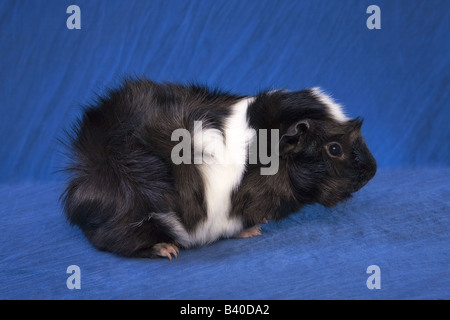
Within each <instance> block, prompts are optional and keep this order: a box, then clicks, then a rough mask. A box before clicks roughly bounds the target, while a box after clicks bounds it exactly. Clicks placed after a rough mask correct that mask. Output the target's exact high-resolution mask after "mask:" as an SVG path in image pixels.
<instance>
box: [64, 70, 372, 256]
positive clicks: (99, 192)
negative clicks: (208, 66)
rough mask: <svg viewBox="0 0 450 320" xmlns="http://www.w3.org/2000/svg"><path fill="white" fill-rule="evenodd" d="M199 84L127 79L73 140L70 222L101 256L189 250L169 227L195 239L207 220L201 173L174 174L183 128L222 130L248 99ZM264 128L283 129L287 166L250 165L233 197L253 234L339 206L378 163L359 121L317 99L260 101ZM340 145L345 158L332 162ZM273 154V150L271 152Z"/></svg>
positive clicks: (257, 116) (179, 170)
mask: <svg viewBox="0 0 450 320" xmlns="http://www.w3.org/2000/svg"><path fill="white" fill-rule="evenodd" d="M242 98H243V97H242V96H238V95H233V94H230V93H226V92H220V91H217V90H209V89H207V88H205V87H202V86H197V85H189V86H182V85H175V84H157V83H154V82H151V81H149V80H146V79H140V80H128V81H125V82H124V84H123V85H122V86H121V87H120V88H119V89H117V90H112V91H110V92H109V93H108V95H107V96H106V97H103V98H100V101H99V102H98V104H97V105H95V106H91V107H89V108H87V110H86V111H85V113H84V116H83V118H82V119H81V121H79V122H78V123H77V124H76V126H75V128H74V130H73V134H72V136H71V138H70V139H71V140H70V146H71V154H72V156H71V159H72V161H73V162H72V163H71V164H70V165H69V166H68V170H69V171H71V173H72V174H71V178H70V181H69V184H68V186H67V189H66V190H65V193H64V195H63V202H64V207H65V211H66V215H67V217H68V219H69V221H70V222H71V223H72V224H75V225H78V226H79V227H80V228H81V229H82V230H83V232H84V233H85V235H86V237H87V238H88V239H89V240H90V241H91V242H92V243H93V244H94V245H95V246H96V247H97V248H99V249H102V250H107V251H111V252H115V253H118V254H121V255H125V256H133V257H153V256H155V255H156V254H157V252H155V249H154V245H155V244H157V243H161V242H165V243H174V244H178V245H182V243H180V241H179V235H178V234H177V232H176V231H175V230H174V228H173V227H172V226H171V225H170V224H168V223H167V221H165V217H169V218H170V219H176V220H177V223H180V224H181V225H182V226H183V227H184V228H185V229H186V231H187V232H191V231H193V230H195V228H196V227H197V226H198V225H199V223H201V221H203V220H204V219H205V218H206V215H207V213H206V204H205V199H204V186H203V182H202V179H201V176H200V173H199V171H198V168H197V166H195V165H192V164H191V165H189V164H181V165H175V164H173V163H172V162H171V157H170V155H171V150H172V148H173V147H174V146H175V145H176V144H177V143H178V142H176V141H171V134H172V132H173V131H174V130H175V129H179V128H184V129H187V130H189V131H190V132H193V126H194V121H196V120H202V121H203V126H204V127H208V128H216V129H219V130H223V129H224V128H223V126H224V120H225V119H226V118H227V116H229V115H230V112H231V109H230V106H232V105H233V104H235V103H236V102H237V101H239V100H240V99H242ZM247 117H248V121H249V124H250V126H251V127H253V128H255V129H279V130H280V137H281V139H280V141H279V146H280V166H279V170H278V173H277V174H275V175H271V176H270V175H268V176H261V175H260V172H259V169H260V168H261V166H263V165H262V164H260V163H257V164H248V166H247V171H246V173H245V175H244V177H243V179H242V181H241V184H240V186H239V187H238V188H237V189H236V190H235V191H234V193H233V195H232V210H231V212H230V216H235V217H241V218H242V220H243V221H244V225H245V226H247V227H250V226H253V225H255V224H258V223H260V222H261V220H262V219H263V218H265V217H266V218H267V217H271V218H274V219H281V218H284V217H286V216H287V215H289V214H290V213H293V212H296V211H298V210H299V209H300V208H301V207H302V206H303V205H305V204H308V203H315V202H319V203H321V204H323V205H325V206H333V205H335V204H337V203H338V202H339V201H342V200H344V199H346V198H348V197H349V196H350V195H351V194H352V193H353V192H355V191H357V190H358V189H359V188H361V187H362V186H363V185H364V184H365V183H366V182H367V181H368V180H370V179H371V178H372V177H373V175H374V174H375V171H376V163H375V160H374V159H373V157H372V155H371V154H370V152H369V151H368V149H367V147H366V145H365V143H364V140H363V138H362V136H361V133H360V127H361V124H362V122H361V121H360V120H358V119H356V120H352V121H348V122H346V123H338V122H336V121H335V120H333V119H332V118H331V116H330V114H329V113H328V112H327V110H326V107H325V106H324V105H323V104H322V103H320V101H318V99H317V98H316V97H315V96H314V95H313V94H312V92H311V90H303V91H298V92H284V91H277V92H270V93H262V94H259V95H258V96H257V97H256V99H255V101H254V102H253V103H252V104H251V105H250V106H249V109H248V112H247ZM332 141H335V142H338V143H339V144H340V146H342V149H343V154H342V156H340V157H338V158H336V157H331V156H330V155H329V154H328V152H327V150H326V146H327V144H328V143H330V142H332ZM268 145H270V143H269V144H268Z"/></svg>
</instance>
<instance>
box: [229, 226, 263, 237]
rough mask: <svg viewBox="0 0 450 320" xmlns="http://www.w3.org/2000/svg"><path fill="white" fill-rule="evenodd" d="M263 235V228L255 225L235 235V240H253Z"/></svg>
mask: <svg viewBox="0 0 450 320" xmlns="http://www.w3.org/2000/svg"><path fill="white" fill-rule="evenodd" d="M260 235H261V226H260V225H259V224H257V225H254V226H253V227H250V228H248V229H244V230H242V231H241V232H238V233H237V234H235V235H234V237H235V238H241V239H243V238H252V237H256V236H260Z"/></svg>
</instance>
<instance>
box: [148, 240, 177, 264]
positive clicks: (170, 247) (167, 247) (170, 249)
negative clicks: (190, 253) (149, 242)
mask: <svg viewBox="0 0 450 320" xmlns="http://www.w3.org/2000/svg"><path fill="white" fill-rule="evenodd" d="M153 249H154V250H155V252H156V255H158V256H160V257H163V258H164V257H165V258H168V259H169V261H170V262H172V255H173V256H174V257H175V259H177V258H178V253H180V249H178V247H177V246H176V245H174V244H171V243H164V242H163V243H158V244H156V245H155V246H153Z"/></svg>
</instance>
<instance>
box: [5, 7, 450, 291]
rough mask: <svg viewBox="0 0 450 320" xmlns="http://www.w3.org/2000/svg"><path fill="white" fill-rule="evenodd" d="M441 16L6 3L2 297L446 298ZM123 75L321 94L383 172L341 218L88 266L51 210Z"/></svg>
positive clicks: (449, 97) (94, 258)
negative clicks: (67, 144)
mask: <svg viewBox="0 0 450 320" xmlns="http://www.w3.org/2000/svg"><path fill="white" fill-rule="evenodd" d="M73 4H75V5H77V6H78V8H79V9H80V15H79V18H80V20H79V21H77V20H76V18H77V17H76V16H74V14H75V15H76V11H72V10H69V13H67V11H68V10H67V9H68V7H69V6H70V5H73ZM372 4H376V5H377V6H378V8H379V9H380V11H379V13H380V15H379V17H375V16H373V15H374V14H376V13H375V12H373V11H370V12H369V13H367V12H366V10H367V8H368V7H369V6H370V5H372ZM448 12H450V2H449V1H445V0H442V1H438V0H432V1H431V0H427V1H426V0H422V1H419V0H415V1H406V0H398V1H384V0H379V1H375V2H373V1H350V0H342V1H332V0H329V1H325V0H321V1H315V0H305V1H261V0H258V1H251V0H246V1H241V0H223V1H222V0H217V1H206V0H205V1H198V0H191V1H183V0H164V1H163V0H161V1H158V0H155V1H144V0H135V1H113V0H98V1H86V0H77V1H60V0H58V1H49V0H45V1H44V0H35V1H13V0H11V1H2V2H1V3H0V37H1V38H0V63H1V72H0V108H1V117H0V137H1V143H0V299H16V298H25V299H94V298H99V299H119V298H131V299H135V298H143V299H308V298H313V299H339V298H343V299H357V298H362V299H386V298H387V299H441V298H442V299H449V298H450V271H449V270H450V256H449V255H450V252H449V250H448V248H449V247H450V230H449V226H450V182H449V176H450V146H449V141H450V128H449V125H448V122H449V120H450V106H449V101H450V55H449V49H450V42H449V41H448V30H450V19H448ZM378 18H379V21H378V22H380V26H381V29H369V28H368V27H367V23H369V25H370V23H372V22H374V20H373V19H378ZM74 19H75V20H74ZM368 20H369V21H368ZM75 22H77V23H79V27H80V29H76V28H74V29H69V28H68V26H69V27H70V26H75V24H74V23H75ZM127 75H131V76H134V75H144V76H146V77H149V78H151V79H153V80H157V81H176V82H187V81H197V82H202V83H207V84H209V85H211V86H217V87H220V88H224V89H228V90H231V91H234V92H237V93H241V94H255V93H257V92H258V91H260V90H263V89H269V88H286V89H290V90H296V89H301V88H305V87H313V86H321V87H323V88H324V89H325V91H326V92H329V93H331V94H332V95H333V96H334V98H335V99H336V100H337V101H338V102H341V103H342V104H343V105H344V106H345V110H346V113H347V114H348V115H350V116H352V117H356V116H361V117H363V118H365V122H364V125H363V128H362V131H363V135H364V136H365V139H366V142H367V144H368V146H369V148H370V149H371V150H372V151H373V154H374V156H375V158H376V159H377V161H378V165H379V171H378V173H377V175H376V176H375V178H374V179H373V180H372V181H371V182H370V183H369V184H368V185H367V186H366V187H365V188H363V189H362V190H361V191H359V192H358V193H356V194H355V196H354V197H353V198H352V199H351V200H349V201H347V202H345V203H342V204H340V205H338V206H337V207H336V208H333V209H325V208H324V207H322V206H319V205H314V206H308V207H306V208H305V209H303V210H302V211H301V212H299V213H296V214H294V215H292V216H290V217H289V218H288V219H286V220H284V221H282V222H279V223H275V222H270V223H269V224H267V225H264V227H263V235H262V236H260V237H255V238H251V239H230V240H223V241H219V242H217V243H215V244H213V245H211V246H208V247H204V248H199V249H193V250H185V251H182V252H181V253H180V255H179V258H178V259H177V260H176V261H173V262H172V263H170V262H169V261H167V260H165V259H152V260H149V259H127V258H122V257H118V256H115V255H113V254H109V253H105V252H100V251H97V250H96V249H94V248H93V247H92V246H91V245H90V244H89V242H88V241H87V240H86V239H85V238H84V236H83V234H82V233H81V231H80V230H79V229H78V228H75V227H71V226H70V225H69V224H68V223H67V222H66V221H65V218H64V215H63V212H62V210H61V206H60V203H59V202H58V197H59V195H60V193H61V192H62V190H63V188H64V181H65V180H64V179H65V175H64V173H62V172H60V171H59V169H60V168H61V167H63V166H64V162H65V161H66V159H65V158H64V156H63V155H62V152H63V148H62V146H61V145H60V144H59V143H58V139H59V138H61V137H62V132H63V130H65V129H68V128H69V127H70V125H71V124H72V123H73V121H75V119H77V117H79V116H80V114H81V110H82V106H83V105H86V104H89V103H90V102H92V101H93V100H95V99H96V95H97V94H101V93H102V92H104V90H105V89H106V88H107V87H109V86H114V85H116V84H117V83H118V82H119V81H120V78H121V77H123V76H127ZM70 266H77V267H78V269H70V268H69V269H68V267H70ZM73 270H75V271H73ZM78 280H79V282H78ZM74 285H75V288H73V287H74ZM76 285H79V287H80V289H77V288H76Z"/></svg>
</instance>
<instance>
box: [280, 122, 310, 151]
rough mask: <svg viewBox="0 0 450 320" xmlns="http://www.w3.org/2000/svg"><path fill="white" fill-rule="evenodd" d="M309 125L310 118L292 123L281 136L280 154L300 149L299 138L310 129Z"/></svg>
mask: <svg viewBox="0 0 450 320" xmlns="http://www.w3.org/2000/svg"><path fill="white" fill-rule="evenodd" d="M309 127H310V125H309V121H308V120H301V121H298V122H296V123H294V124H293V125H291V126H290V127H289V128H288V129H287V130H286V133H285V134H283V135H282V136H281V138H280V143H279V146H278V148H279V149H278V150H279V152H280V155H281V156H283V155H286V154H288V153H290V152H297V151H299V150H300V147H299V146H298V139H299V138H300V136H301V135H303V134H305V133H306V132H307V131H308V130H309Z"/></svg>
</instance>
